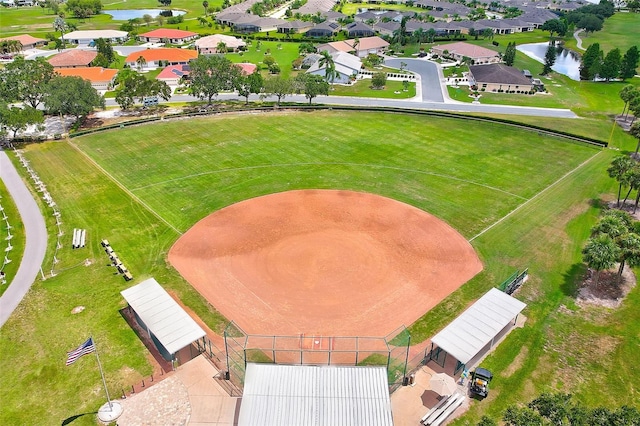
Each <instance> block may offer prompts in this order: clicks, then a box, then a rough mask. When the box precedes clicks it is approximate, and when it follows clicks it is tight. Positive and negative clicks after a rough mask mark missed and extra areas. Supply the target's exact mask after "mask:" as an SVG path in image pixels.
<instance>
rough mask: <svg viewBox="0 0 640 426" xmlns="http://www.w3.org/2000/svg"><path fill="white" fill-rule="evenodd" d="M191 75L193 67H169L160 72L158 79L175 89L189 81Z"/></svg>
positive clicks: (183, 65)
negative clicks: (183, 82)
mask: <svg viewBox="0 0 640 426" xmlns="http://www.w3.org/2000/svg"><path fill="white" fill-rule="evenodd" d="M190 73H191V67H190V66H189V65H188V64H179V65H169V66H168V67H164V69H163V70H162V71H160V74H158V75H157V76H156V79H157V80H160V81H164V82H165V83H167V84H168V85H169V86H174V87H175V86H178V85H180V83H181V82H182V81H183V80H187V79H188V78H189V74H190Z"/></svg>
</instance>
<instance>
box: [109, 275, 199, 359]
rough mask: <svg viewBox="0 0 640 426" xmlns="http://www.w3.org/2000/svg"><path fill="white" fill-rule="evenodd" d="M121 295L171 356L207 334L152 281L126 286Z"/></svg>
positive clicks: (151, 279) (150, 279)
mask: <svg viewBox="0 0 640 426" xmlns="http://www.w3.org/2000/svg"><path fill="white" fill-rule="evenodd" d="M120 294H122V297H124V298H125V300H126V301H127V302H128V303H129V305H130V306H131V307H132V308H133V310H135V311H136V313H137V314H138V316H139V317H140V319H142V321H143V322H144V323H145V324H146V326H147V327H149V330H151V332H152V333H153V334H154V336H156V337H157V338H158V340H159V341H160V343H162V346H164V347H165V348H166V349H167V351H168V352H169V353H170V354H174V353H176V352H178V351H179V350H180V349H182V348H184V347H186V346H188V345H190V344H191V343H193V342H195V341H196V340H198V339H200V338H201V337H204V336H205V335H206V333H205V332H204V330H202V328H200V326H199V325H198V324H197V323H196V322H195V321H194V320H193V318H191V317H190V316H189V314H187V313H186V312H185V311H184V309H182V307H180V305H178V304H177V303H176V301H175V300H173V299H172V298H171V296H169V293H167V292H166V291H165V289H163V288H162V286H161V285H160V284H158V282H157V281H156V280H155V279H153V278H149V279H148V280H145V281H143V282H141V283H140V284H138V285H135V286H133V287H129V288H128V289H126V290H123V291H121V292H120Z"/></svg>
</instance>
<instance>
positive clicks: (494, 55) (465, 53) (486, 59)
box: [431, 41, 500, 65]
mask: <svg viewBox="0 0 640 426" xmlns="http://www.w3.org/2000/svg"><path fill="white" fill-rule="evenodd" d="M445 51H446V52H447V53H448V56H449V57H450V58H453V59H455V60H457V61H461V60H462V59H463V58H465V57H468V58H471V60H472V61H473V63H474V64H476V65H478V64H490V63H497V62H500V54H499V53H498V52H496V51H494V50H491V49H487V48H486V47H482V46H476V45H475V44H470V43H465V42H463V41H459V42H455V43H448V44H441V45H439V46H434V47H432V48H431V52H432V53H433V54H435V55H439V56H444V52H445Z"/></svg>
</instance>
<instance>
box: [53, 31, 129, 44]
mask: <svg viewBox="0 0 640 426" xmlns="http://www.w3.org/2000/svg"><path fill="white" fill-rule="evenodd" d="M62 38H63V39H64V40H66V41H67V42H69V43H73V44H89V43H91V42H92V41H94V40H97V39H99V38H103V39H105V40H109V41H110V42H111V43H114V44H119V43H124V42H125V41H127V39H128V38H129V33H127V32H126V31H118V30H86V31H71V32H70V33H66V34H64V35H63V36H62Z"/></svg>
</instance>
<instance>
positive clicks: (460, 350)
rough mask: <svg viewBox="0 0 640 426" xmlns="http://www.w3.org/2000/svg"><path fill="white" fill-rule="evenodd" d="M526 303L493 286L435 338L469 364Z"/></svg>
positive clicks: (448, 350) (444, 347) (433, 340)
mask: <svg viewBox="0 0 640 426" xmlns="http://www.w3.org/2000/svg"><path fill="white" fill-rule="evenodd" d="M526 306H527V305H526V304H525V303H523V302H521V301H519V300H518V299H515V298H513V297H511V296H509V295H508V294H506V293H504V292H502V291H500V290H498V289H497V288H492V289H491V290H489V291H488V292H487V293H486V294H485V295H484V296H482V297H481V298H480V299H478V301H477V302H476V303H474V304H473V305H471V307H469V309H467V310H466V311H464V312H463V313H462V314H461V315H460V316H459V317H458V318H456V319H455V320H453V322H452V323H451V324H449V325H448V326H446V327H445V328H444V329H443V330H442V331H440V332H439V333H438V334H436V335H435V336H434V337H433V339H431V341H432V342H433V343H434V344H436V345H438V346H439V347H440V348H442V349H443V350H444V351H446V352H447V353H448V354H450V355H452V356H453V357H454V358H456V359H457V360H458V361H460V362H461V363H463V364H466V363H467V362H469V361H470V360H471V359H472V358H473V357H474V356H476V355H477V354H478V352H480V351H481V350H482V348H484V347H485V345H486V344H487V343H489V342H490V341H491V339H493V338H494V337H495V336H496V335H497V334H498V333H499V332H500V331H501V330H502V329H503V328H504V327H505V326H506V325H507V324H509V322H510V321H513V319H514V318H515V317H516V316H517V315H518V314H519V313H520V312H522V310H523V309H524V308H525V307H526Z"/></svg>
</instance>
